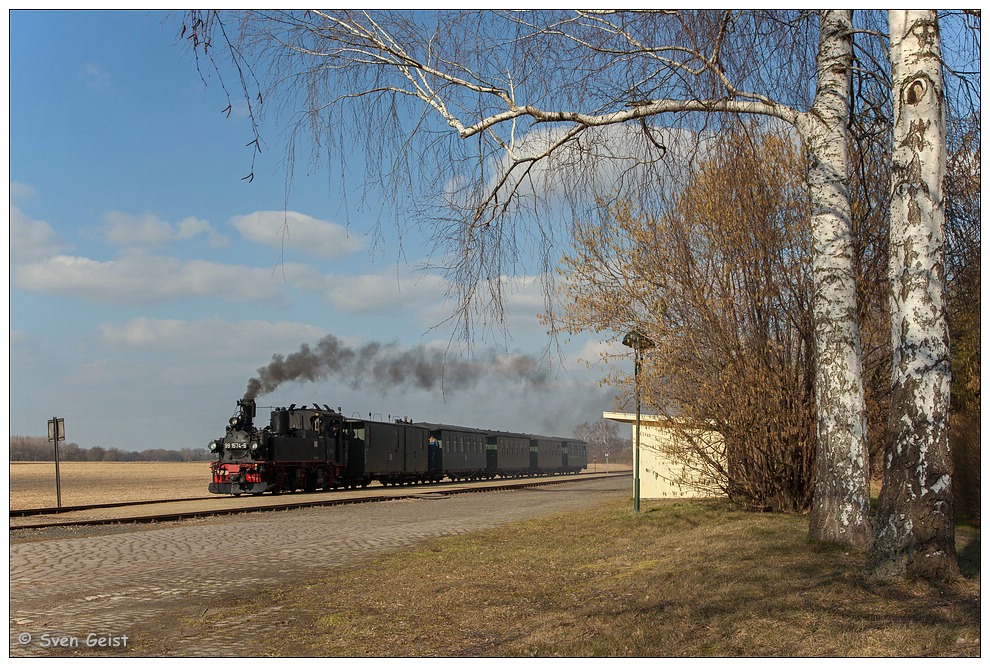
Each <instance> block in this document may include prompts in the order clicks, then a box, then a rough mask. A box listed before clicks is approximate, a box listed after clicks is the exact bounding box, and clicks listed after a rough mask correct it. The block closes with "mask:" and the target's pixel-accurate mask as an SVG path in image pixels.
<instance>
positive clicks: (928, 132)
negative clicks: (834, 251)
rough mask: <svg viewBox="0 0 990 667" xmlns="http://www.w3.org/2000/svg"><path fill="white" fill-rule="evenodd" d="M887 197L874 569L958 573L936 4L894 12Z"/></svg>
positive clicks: (887, 573)
mask: <svg viewBox="0 0 990 667" xmlns="http://www.w3.org/2000/svg"><path fill="white" fill-rule="evenodd" d="M889 18H890V60H891V69H892V78H893V110H894V136H893V141H894V143H893V156H892V165H891V189H892V192H891V204H890V268H889V280H890V288H891V298H890V319H891V345H892V347H893V359H892V362H893V363H892V393H891V402H890V418H889V421H888V429H889V433H888V441H887V452H886V455H885V457H884V464H885V467H884V477H883V488H882V490H881V492H880V504H879V508H878V511H877V517H876V536H875V539H874V541H873V543H872V544H871V546H870V554H869V560H868V562H869V565H868V570H869V571H870V573H871V574H872V575H873V576H874V577H877V578H888V577H898V576H905V575H906V576H924V577H929V578H935V579H946V578H950V577H951V576H953V575H954V574H955V573H956V572H957V564H956V555H955V529H954V526H953V508H952V484H951V457H950V455H949V437H948V436H949V386H950V380H951V371H950V357H949V332H948V325H947V322H946V314H945V300H944V291H945V201H944V199H943V196H942V182H943V178H944V176H945V163H946V148H945V107H944V104H943V101H944V94H943V89H942V62H941V53H940V46H939V34H938V23H937V21H936V17H935V12H934V11H930V10H925V11H903V10H892V11H890V13H889Z"/></svg>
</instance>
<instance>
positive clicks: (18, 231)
mask: <svg viewBox="0 0 990 667" xmlns="http://www.w3.org/2000/svg"><path fill="white" fill-rule="evenodd" d="M71 248H72V246H70V245H69V244H68V243H66V242H65V241H64V240H63V239H62V237H61V236H59V234H58V232H56V231H55V230H54V229H53V228H52V226H51V225H49V224H48V223H47V222H45V221H44V220H33V219H31V218H30V217H28V216H27V215H25V214H24V212H23V211H22V210H21V209H19V208H18V207H16V206H11V207H10V261H11V264H20V263H22V262H31V261H36V260H39V259H43V258H46V257H51V256H53V255H57V254H58V253H62V252H67V251H68V250H71Z"/></svg>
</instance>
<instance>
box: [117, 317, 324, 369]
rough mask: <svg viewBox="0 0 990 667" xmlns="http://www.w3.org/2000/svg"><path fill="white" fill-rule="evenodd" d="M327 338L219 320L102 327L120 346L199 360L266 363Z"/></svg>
mask: <svg viewBox="0 0 990 667" xmlns="http://www.w3.org/2000/svg"><path fill="white" fill-rule="evenodd" d="M324 335H326V332H324V331H323V330H321V329H320V328H318V327H315V326H311V325H308V324H300V323H297V322H265V321H261V320H245V321H242V322H227V321H224V320H221V319H220V318H217V317H211V318H206V319H201V320H194V321H187V320H161V319H152V318H147V317H139V318H135V319H132V320H130V321H128V322H126V323H124V324H123V325H120V326H114V325H111V324H101V325H100V337H101V339H102V340H103V342H105V343H108V344H110V345H121V346H126V347H129V348H136V349H141V350H146V351H150V352H156V353H162V354H170V355H171V354H174V353H175V352H182V353H183V355H184V356H185V355H191V356H193V357H196V358H210V359H213V358H216V357H228V358H230V357H246V358H248V359H251V360H254V359H257V360H258V362H263V361H264V360H265V359H266V358H268V357H270V356H271V354H272V353H273V352H278V351H282V350H286V349H288V350H293V349H295V348H297V347H298V346H299V344H300V343H301V342H306V341H316V340H319V339H320V338H322V337H323V336H324Z"/></svg>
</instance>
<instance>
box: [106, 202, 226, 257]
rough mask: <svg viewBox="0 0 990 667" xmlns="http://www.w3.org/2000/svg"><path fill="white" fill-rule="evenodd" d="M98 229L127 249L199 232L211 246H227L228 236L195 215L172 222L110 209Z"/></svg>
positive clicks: (146, 214)
mask: <svg viewBox="0 0 990 667" xmlns="http://www.w3.org/2000/svg"><path fill="white" fill-rule="evenodd" d="M100 231H101V232H102V233H103V236H104V238H105V239H106V241H107V243H109V244H111V245H114V246H121V247H128V248H133V247H148V246H158V245H162V244H165V243H168V242H169V241H173V240H188V239H192V238H195V237H197V236H200V235H206V236H207V237H208V239H209V243H210V245H211V246H212V247H220V246H224V245H227V239H226V238H225V237H223V236H222V235H220V234H217V233H216V231H214V229H213V227H212V226H211V225H210V223H209V222H208V221H206V220H201V219H200V218H195V217H188V218H185V219H183V220H181V221H179V223H178V224H176V225H172V224H171V223H169V222H167V221H165V220H162V219H161V218H159V217H158V216H157V215H154V214H152V213H144V214H139V215H135V214H132V213H124V212H122V211H109V212H107V213H105V214H104V215H103V225H101V226H100Z"/></svg>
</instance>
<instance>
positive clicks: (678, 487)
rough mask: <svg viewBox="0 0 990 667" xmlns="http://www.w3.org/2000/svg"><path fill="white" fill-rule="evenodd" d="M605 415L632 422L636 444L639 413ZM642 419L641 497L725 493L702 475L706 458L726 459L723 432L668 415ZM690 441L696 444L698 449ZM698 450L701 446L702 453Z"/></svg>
mask: <svg viewBox="0 0 990 667" xmlns="http://www.w3.org/2000/svg"><path fill="white" fill-rule="evenodd" d="M602 418H604V419H608V420H611V421H616V422H620V423H623V424H631V425H632V428H633V443H635V442H636V413H634V412H633V413H628V412H604V413H602ZM639 421H640V429H641V433H640V442H639V457H640V459H639V466H640V468H639V477H640V486H639V492H640V497H641V498H651V499H654V498H656V499H660V498H714V497H720V496H724V495H725V494H724V493H723V491H722V490H721V489H719V488H718V487H716V486H715V485H714V484H712V483H711V482H710V481H706V476H705V475H704V474H702V471H703V470H704V469H705V466H704V457H710V458H711V460H713V461H719V462H722V461H724V451H725V450H724V447H723V446H722V443H723V440H722V434H721V433H719V432H718V431H716V430H714V429H712V428H709V427H708V426H706V425H704V424H701V425H695V424H690V423H687V422H685V421H683V420H677V419H672V418H670V417H666V416H658V415H642V414H641V415H640V419H639ZM689 443H691V444H694V445H695V448H692V447H691V446H690V444H689ZM634 446H635V445H634ZM696 449H700V450H701V452H703V455H702V454H701V453H699V452H698V451H696ZM723 465H724V463H723Z"/></svg>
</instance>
